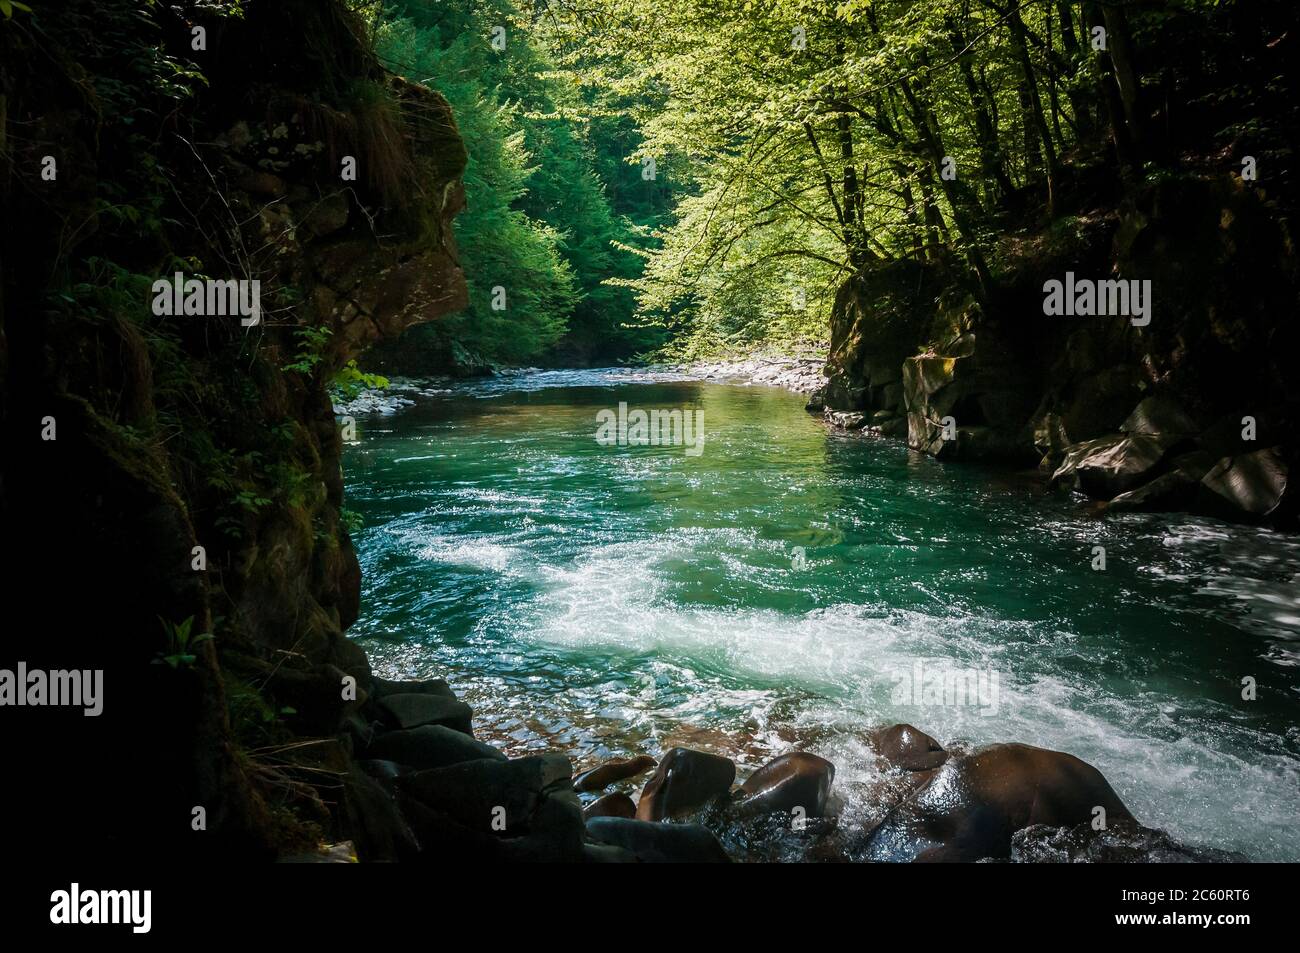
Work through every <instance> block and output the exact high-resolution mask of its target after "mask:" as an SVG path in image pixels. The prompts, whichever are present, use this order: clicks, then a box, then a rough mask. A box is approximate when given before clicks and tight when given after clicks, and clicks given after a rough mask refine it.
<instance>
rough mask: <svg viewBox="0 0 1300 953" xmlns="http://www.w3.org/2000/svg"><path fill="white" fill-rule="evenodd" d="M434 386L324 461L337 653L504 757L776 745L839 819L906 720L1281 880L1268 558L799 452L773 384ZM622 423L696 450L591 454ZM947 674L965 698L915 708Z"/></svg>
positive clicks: (877, 450) (1248, 536)
mask: <svg viewBox="0 0 1300 953" xmlns="http://www.w3.org/2000/svg"><path fill="white" fill-rule="evenodd" d="M431 387H432V390H431V391H429V392H427V393H426V394H424V395H423V396H420V397H419V398H418V399H417V402H416V403H415V404H414V405H413V406H410V407H406V408H404V409H402V410H401V411H400V412H398V413H396V414H392V415H389V416H382V417H381V416H377V415H376V416H368V417H362V418H361V419H360V421H359V442H358V443H356V444H354V445H352V446H350V447H348V448H347V451H346V453H345V478H346V506H347V507H348V508H350V509H352V510H355V511H357V512H358V513H359V514H360V515H361V517H362V520H363V527H362V529H361V530H360V531H359V532H358V533H357V534H356V538H355V541H356V545H357V550H358V553H359V556H360V560H361V565H362V571H363V579H364V583H363V593H362V615H361V618H360V619H359V620H358V622H357V623H356V624H355V626H354V627H353V628H352V630H351V633H352V635H353V637H355V638H357V639H358V640H359V641H360V642H361V644H362V645H363V646H364V647H365V649H366V650H367V652H368V653H369V654H370V657H371V660H372V663H373V664H374V666H375V668H376V670H377V671H379V672H381V673H383V674H386V675H390V676H401V677H444V678H446V679H448V680H449V681H450V682H451V683H452V685H453V687H454V688H455V689H456V690H457V693H458V694H459V695H460V696H461V697H462V698H463V699H464V700H465V701H467V702H469V703H470V704H471V705H473V707H474V710H475V726H476V731H477V733H478V735H479V737H480V738H483V739H485V740H489V741H492V742H493V743H495V744H498V745H500V746H501V747H503V748H504V749H506V750H507V752H508V753H510V754H511V755H519V754H525V753H529V752H533V751H540V750H557V751H561V752H564V753H567V754H569V755H570V756H571V757H572V758H573V759H574V761H575V763H576V764H578V765H579V766H582V767H586V766H589V765H590V764H592V763H594V762H596V761H599V760H601V759H603V758H605V757H611V756H623V755H627V754H631V753H637V752H642V751H644V752H647V753H650V754H653V755H656V756H657V755H659V754H660V753H661V752H662V751H663V750H664V749H666V748H668V747H671V746H673V745H674V744H683V745H687V746H692V747H698V748H704V749H707V750H711V751H716V752H719V753H723V754H727V755H728V756H730V757H732V758H734V759H735V760H736V762H737V763H738V765H740V767H741V771H742V774H743V773H744V772H746V771H747V770H749V769H752V768H755V767H757V766H758V765H759V764H761V763H762V762H763V761H765V760H766V759H768V758H770V757H771V756H773V755H774V754H779V753H781V752H783V751H787V750H790V749H791V748H794V747H800V748H805V749H807V750H811V751H814V752H816V753H818V754H821V755H823V756H825V757H827V758H829V759H830V760H831V761H833V762H834V763H835V765H836V768H837V774H836V782H835V786H836V791H837V792H839V794H840V796H841V797H842V799H843V801H844V810H845V812H846V816H851V815H852V813H853V810H854V808H855V805H854V804H853V799H854V797H855V796H857V792H859V791H864V790H866V787H865V786H864V785H865V783H866V782H867V781H869V780H870V779H871V776H872V772H873V765H872V758H871V756H870V754H869V752H868V751H867V749H866V748H865V746H864V744H863V741H862V738H861V733H862V731H863V730H864V729H865V728H867V727H870V726H873V725H879V724H886V723H892V722H898V721H906V722H910V723H912V724H915V725H917V726H918V727H920V728H922V729H924V730H925V731H927V732H929V733H930V734H931V735H934V736H935V737H936V738H938V739H939V740H940V741H941V742H943V743H945V744H949V743H951V742H954V741H963V742H966V743H969V744H981V743H987V742H995V741H1020V742H1025V743H1028V744H1034V745H1039V746H1043V747H1048V748H1055V749H1058V750H1062V751H1068V752H1070V753H1072V754H1075V755H1077V756H1079V757H1081V758H1083V759H1084V760H1086V761H1089V762H1091V763H1092V764H1094V765H1095V766H1096V767H1098V768H1099V769H1100V770H1101V771H1102V772H1103V774H1105V776H1106V777H1107V779H1108V780H1109V781H1110V782H1111V784H1112V786H1113V787H1114V788H1115V790H1116V791H1117V792H1118V793H1119V795H1120V796H1121V797H1122V798H1123V800H1124V801H1125V802H1126V803H1127V805H1128V806H1129V808H1130V809H1131V810H1132V811H1133V813H1134V814H1135V815H1136V816H1137V817H1138V819H1139V820H1141V821H1142V822H1143V823H1145V824H1147V825H1149V826H1151V827H1156V828H1161V829H1163V830H1166V831H1168V832H1169V834H1170V835H1172V836H1173V837H1174V838H1175V839H1176V840H1177V841H1179V842H1181V843H1184V844H1188V845H1194V846H1197V847H1211V848H1218V849H1221V850H1228V851H1234V852H1239V853H1241V854H1244V855H1245V856H1246V857H1248V858H1250V859H1255V860H1289V861H1296V860H1300V825H1298V824H1297V823H1296V821H1297V817H1298V816H1300V727H1297V726H1300V719H1298V718H1297V714H1300V668H1297V667H1296V666H1297V662H1298V661H1300V654H1298V653H1297V651H1296V650H1297V648H1298V647H1300V642H1297V641H1296V639H1297V638H1298V637H1300V540H1297V539H1296V538H1295V537H1293V536H1288V535H1285V534H1278V533H1274V532H1271V531H1268V530H1263V529H1254V528H1245V527H1237V526H1231V525H1228V524H1224V523H1220V522H1217V521H1214V520H1209V519H1202V518H1199V517H1190V516H1185V515H1171V516H1154V515H1142V514H1125V515H1122V516H1113V517H1103V516H1099V515H1098V514H1097V513H1096V512H1095V511H1094V510H1093V509H1092V508H1090V507H1088V506H1087V505H1085V504H1082V503H1081V502H1079V501H1078V500H1070V499H1066V498H1062V497H1059V496H1056V495H1051V494H1047V493H1045V492H1044V491H1043V490H1042V488H1041V486H1040V485H1039V484H1038V482H1037V481H1033V480H1031V479H1029V478H1028V477H1027V476H1025V475H1017V474H1008V473H1007V472H1006V471H1000V470H995V469H990V468H982V467H978V466H974V465H965V464H945V463H939V462H936V461H935V460H932V459H930V458H928V457H925V456H922V455H920V454H916V453H913V452H910V451H908V450H907V448H906V447H905V446H904V445H903V444H901V443H899V442H897V441H891V440H884V439H878V438H871V437H866V436H862V435H856V434H842V433H835V432H831V431H828V429H827V427H826V426H825V425H824V424H823V423H822V421H821V420H820V419H819V418H817V417H814V416H812V415H810V414H808V413H807V412H805V410H804V409H803V402H804V401H803V398H800V397H798V396H796V395H793V394H790V393H787V392H785V391H782V390H779V389H776V388H769V387H744V386H736V385H727V384H718V383H704V382H700V381H698V380H690V379H689V378H688V377H687V376H686V375H681V374H674V373H651V372H643V371H636V370H625V369H614V370H583V371H550V372H536V371H535V372H526V373H513V374H507V375H501V376H499V377H497V378H492V379H488V380H486V381H480V382H473V383H463V384H454V385H450V384H446V385H431ZM435 391H436V392H435ZM621 402H622V403H626V404H627V406H628V408H630V409H638V408H639V409H645V410H650V409H662V410H669V409H689V410H691V411H699V412H701V413H702V420H703V424H704V440H703V443H702V445H701V446H700V447H699V452H698V453H696V452H695V451H694V449H693V448H686V447H681V446H617V445H615V446H610V445H603V444H602V443H600V442H598V441H597V439H596V436H597V420H598V414H600V412H601V411H605V410H608V411H613V412H617V410H618V406H619V404H620V403H621ZM688 449H691V450H692V452H689V453H688V452H687V450H688ZM1099 546H1100V547H1104V549H1105V568H1104V569H1096V568H1094V565H1097V564H1098V558H1097V557H1098V553H1097V551H1096V549H1095V547H1099ZM918 663H919V668H918ZM954 673H955V674H956V676H958V677H959V678H964V677H966V675H967V674H968V673H974V675H975V676H977V678H975V679H973V680H971V681H970V682H969V683H965V684H969V685H971V686H973V687H974V686H979V688H978V691H975V690H974V689H973V690H972V692H970V693H969V694H968V695H967V696H966V697H964V698H963V697H961V696H960V694H958V695H953V694H952V693H951V692H950V693H949V694H948V695H946V696H940V695H938V694H933V693H930V692H929V691H922V690H920V689H922V687H923V686H925V685H929V684H931V679H932V678H935V677H937V678H939V679H942V677H943V676H944V675H945V674H946V675H949V676H952V675H953V674H954ZM1243 679H1249V680H1253V681H1252V682H1250V683H1247V685H1249V684H1253V686H1254V698H1253V700H1246V699H1244V698H1243V692H1244V691H1246V688H1245V687H1243ZM950 683H951V678H950ZM933 684H938V683H937V682H935V683H933ZM959 684H962V683H960V682H959ZM909 686H910V687H915V688H917V689H918V691H916V692H914V693H913V692H909V691H908V690H907V689H908V688H909ZM856 807H859V808H860V807H861V805H856Z"/></svg>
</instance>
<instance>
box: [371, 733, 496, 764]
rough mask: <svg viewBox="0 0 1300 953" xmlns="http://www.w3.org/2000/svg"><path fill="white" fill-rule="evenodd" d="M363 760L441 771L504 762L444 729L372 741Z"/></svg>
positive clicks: (478, 743)
mask: <svg viewBox="0 0 1300 953" xmlns="http://www.w3.org/2000/svg"><path fill="white" fill-rule="evenodd" d="M366 757H367V758H370V759H378V760H380V761H396V762H397V763H398V764H404V765H408V766H410V767H412V768H417V769H423V768H445V767H448V766H450V765H453V764H461V763H462V762H465V761H480V760H490V761H505V760H506V756H505V755H504V754H502V753H501V752H500V751H498V750H497V749H496V748H494V747H492V746H491V745H490V744H486V743H484V742H482V741H478V740H476V739H474V738H471V737H470V736H469V735H467V734H465V733H464V732H461V731H457V730H456V729H454V728H448V727H447V726H446V725H421V726H420V727H419V728H408V729H406V730H405V731H389V732H385V733H384V734H381V735H379V736H378V737H377V738H375V740H374V743H373V744H371V745H370V747H369V748H367V749H366Z"/></svg>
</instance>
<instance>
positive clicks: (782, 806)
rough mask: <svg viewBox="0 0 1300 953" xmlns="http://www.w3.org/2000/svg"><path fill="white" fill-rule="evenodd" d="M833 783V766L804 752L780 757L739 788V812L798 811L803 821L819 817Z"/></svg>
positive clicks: (823, 809) (752, 775)
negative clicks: (801, 812)
mask: <svg viewBox="0 0 1300 953" xmlns="http://www.w3.org/2000/svg"><path fill="white" fill-rule="evenodd" d="M834 780H835V765H833V764H831V763H830V762H829V761H827V760H826V759H825V758H822V757H819V756H817V755H815V754H809V753H808V752H805V751H794V752H791V753H790V754H783V755H781V756H780V757H779V758H774V759H773V760H771V761H769V762H768V763H767V764H765V765H763V767H761V768H759V769H758V770H757V771H755V772H754V773H753V774H751V775H750V776H749V778H748V779H747V780H746V781H745V783H744V784H742V785H741V786H740V794H741V801H740V809H741V811H742V812H744V813H747V814H767V813H770V812H772V811H781V812H785V813H788V812H790V811H794V810H802V811H803V812H804V816H805V817H822V816H823V815H824V814H825V813H826V802H827V801H828V800H829V799H830V793H831V783H832V782H833V781H834Z"/></svg>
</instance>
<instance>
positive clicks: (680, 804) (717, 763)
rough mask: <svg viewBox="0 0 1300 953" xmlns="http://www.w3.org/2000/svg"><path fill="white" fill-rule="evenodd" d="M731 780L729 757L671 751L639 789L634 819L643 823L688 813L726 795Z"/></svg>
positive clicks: (732, 770)
mask: <svg viewBox="0 0 1300 953" xmlns="http://www.w3.org/2000/svg"><path fill="white" fill-rule="evenodd" d="M735 780H736V765H735V764H734V763H733V762H732V760H731V759H730V758H723V757H721V756H720V755H716V754H708V753H707V752H704V751H695V750H692V749H691V748H673V749H672V750H671V751H669V752H668V753H667V754H665V755H664V758H663V760H662V761H661V762H659V768H658V770H657V771H655V773H654V777H652V778H651V779H650V781H649V783H647V784H646V786H645V789H644V790H642V792H641V800H640V802H639V803H638V804H637V808H636V816H637V818H638V819H640V820H643V821H661V820H663V819H664V818H665V817H671V816H672V815H674V814H680V813H682V812H683V811H689V810H691V809H692V808H696V807H700V806H702V805H704V804H706V803H707V802H709V801H710V800H712V799H713V798H716V797H718V796H720V795H723V794H726V793H727V792H728V791H730V790H731V785H732V782H734V781H735Z"/></svg>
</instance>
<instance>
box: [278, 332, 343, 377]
mask: <svg viewBox="0 0 1300 953" xmlns="http://www.w3.org/2000/svg"><path fill="white" fill-rule="evenodd" d="M333 334H334V331H333V329H331V328H326V327H317V326H315V325H308V326H307V327H304V328H299V329H298V330H297V331H296V332H295V336H296V337H297V338H298V345H299V347H298V354H297V356H296V357H295V358H294V360H293V362H292V363H289V364H286V365H284V369H285V370H286V371H293V372H294V373H295V374H303V375H311V374H313V373H315V371H316V366H317V365H318V364H320V362H321V361H323V360H324V359H325V349H326V348H327V347H329V341H330V337H331V336H333Z"/></svg>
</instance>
